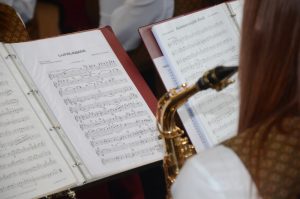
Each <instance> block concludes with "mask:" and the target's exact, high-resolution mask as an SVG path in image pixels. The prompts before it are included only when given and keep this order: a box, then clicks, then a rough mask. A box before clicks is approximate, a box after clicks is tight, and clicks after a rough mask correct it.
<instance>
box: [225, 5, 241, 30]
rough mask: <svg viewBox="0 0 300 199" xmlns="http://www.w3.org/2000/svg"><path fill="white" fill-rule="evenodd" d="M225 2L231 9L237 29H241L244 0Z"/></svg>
mask: <svg viewBox="0 0 300 199" xmlns="http://www.w3.org/2000/svg"><path fill="white" fill-rule="evenodd" d="M226 4H227V5H228V7H229V9H230V10H231V13H232V14H233V15H234V18H235V19H236V22H237V25H238V27H239V29H241V27H242V18H243V7H244V1H243V0H236V1H230V2H228V3H226Z"/></svg>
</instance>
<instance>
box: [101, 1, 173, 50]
mask: <svg viewBox="0 0 300 199" xmlns="http://www.w3.org/2000/svg"><path fill="white" fill-rule="evenodd" d="M99 5H100V11H99V12H100V13H99V14H100V25H101V26H102V25H109V26H111V27H112V29H113V31H114V33H115V34H116V36H117V37H118V39H119V41H120V42H121V43H122V45H123V47H124V48H125V50H132V49H134V48H136V47H137V46H138V44H139V42H140V36H139V33H138V28H140V27H142V26H145V25H148V24H151V23H154V22H157V21H161V20H163V19H166V18H169V17H171V16H172V15H173V11H174V0H99Z"/></svg>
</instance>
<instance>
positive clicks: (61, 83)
mask: <svg viewBox="0 0 300 199" xmlns="http://www.w3.org/2000/svg"><path fill="white" fill-rule="evenodd" d="M98 73H99V74H100V75H99V74H97V75H92V74H89V76H88V75H81V76H80V77H79V78H78V77H77V78H73V79H58V80H57V81H53V85H54V87H56V88H61V87H65V86H72V85H75V84H81V83H91V82H96V81H99V80H102V81H104V80H105V79H106V78H105V77H113V76H119V75H120V70H119V69H118V68H114V69H109V70H107V71H99V72H98Z"/></svg>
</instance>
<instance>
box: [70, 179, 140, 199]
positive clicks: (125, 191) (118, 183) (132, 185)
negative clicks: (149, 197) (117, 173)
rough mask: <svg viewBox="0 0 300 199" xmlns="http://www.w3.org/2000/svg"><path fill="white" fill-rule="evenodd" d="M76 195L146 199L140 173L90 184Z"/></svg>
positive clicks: (89, 198)
mask: <svg viewBox="0 0 300 199" xmlns="http://www.w3.org/2000/svg"><path fill="white" fill-rule="evenodd" d="M95 183H97V182H95ZM76 195H77V197H78V198H79V199H144V191H143V187H142V183H141V180H140V177H139V175H138V174H132V175H129V176H126V177H123V178H119V179H116V180H112V181H110V182H105V183H101V184H98V185H97V184H96V185H93V184H90V185H89V184H88V185H86V187H82V188H81V189H79V190H78V191H76Z"/></svg>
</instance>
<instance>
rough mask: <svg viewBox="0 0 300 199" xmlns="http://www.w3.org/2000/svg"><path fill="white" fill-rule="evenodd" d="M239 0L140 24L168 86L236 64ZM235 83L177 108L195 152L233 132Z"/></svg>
mask: <svg viewBox="0 0 300 199" xmlns="http://www.w3.org/2000/svg"><path fill="white" fill-rule="evenodd" d="M242 7H243V2H242V1H240V0H239V1H231V2H227V3H222V4H219V5H216V6H213V7H209V8H206V9H202V10H199V11H196V12H192V13H188V14H186V15H181V16H177V17H174V18H171V19H168V20H165V21H162V22H158V23H155V24H151V25H148V26H145V27H141V28H140V29H139V33H140V35H141V37H142V40H143V42H144V44H145V47H146V48H147V50H148V52H149V55H150V57H151V59H152V61H153V63H154V65H155V68H156V70H157V72H158V74H159V75H160V77H161V80H162V82H163V84H164V86H165V88H166V89H167V90H169V89H172V88H175V87H178V86H180V85H181V84H183V83H188V84H192V83H194V82H195V81H196V80H197V79H198V78H200V77H201V76H202V75H203V73H204V72H205V71H207V70H209V69H211V68H213V67H215V66H217V65H225V66H226V65H238V58H239V38H240V33H239V30H240V25H241V21H242ZM237 91H238V89H237V83H235V84H233V85H231V86H229V87H228V88H226V89H224V90H222V91H221V92H220V93H217V92H216V91H214V90H207V91H203V92H199V93H198V94H197V95H195V96H193V97H192V98H191V99H190V100H189V102H188V103H187V104H186V105H185V106H184V107H182V108H180V109H179V110H178V114H179V117H180V119H181V121H182V123H183V125H184V128H185V129H186V131H187V133H188V135H189V137H190V139H191V141H192V143H193V144H194V146H195V147H196V150H197V151H198V152H199V151H201V150H204V149H207V148H210V147H212V146H214V145H216V144H218V143H221V142H222V141H224V140H226V139H228V138H230V137H232V136H234V135H235V134H236V129H237V117H238V92H237Z"/></svg>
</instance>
